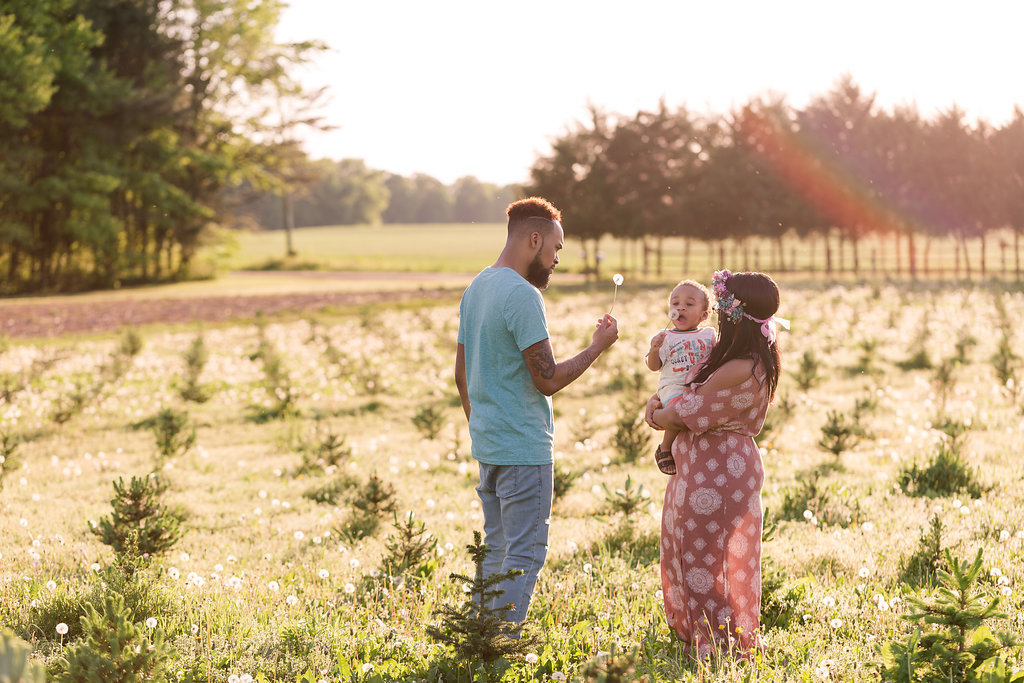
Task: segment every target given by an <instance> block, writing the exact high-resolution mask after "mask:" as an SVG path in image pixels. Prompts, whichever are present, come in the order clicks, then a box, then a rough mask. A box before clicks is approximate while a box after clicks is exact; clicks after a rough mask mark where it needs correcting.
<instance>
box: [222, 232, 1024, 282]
mask: <svg viewBox="0 0 1024 683" xmlns="http://www.w3.org/2000/svg"><path fill="white" fill-rule="evenodd" d="M237 239H238V243H239V249H238V250H237V252H236V253H235V255H234V256H233V257H232V258H231V260H230V262H229V266H230V267H231V268H232V269H240V268H263V267H267V266H268V265H269V266H271V267H275V268H285V269H289V268H291V269H295V268H310V269H321V270H324V269H326V270H332V269H340V270H364V271H366V270H368V271H375V270H380V271H401V272H423V273H427V272H435V273H436V272H442V273H475V272H477V271H479V270H480V269H481V268H483V267H484V266H486V265H489V264H490V263H492V262H493V261H494V258H495V256H496V254H497V253H498V252H499V251H500V249H501V246H502V245H503V244H504V241H505V227H504V224H499V223H482V224H470V225H467V224H424V225H380V226H333V227H318V228H300V229H298V230H296V231H295V232H294V237H293V247H294V249H295V251H296V252H297V255H296V256H295V257H293V258H290V259H285V258H283V255H284V253H285V236H284V233H283V232H280V231H272V232H249V233H238V234H237ZM831 242H832V259H833V276H834V277H839V278H843V279H856V278H874V279H880V278H886V277H894V278H897V279H904V278H906V277H907V268H908V258H907V254H906V241H905V240H901V241H900V242H899V244H898V245H897V244H896V242H895V241H894V240H893V239H892V238H888V239H884V240H879V239H874V238H872V239H865V240H863V243H862V244H861V246H860V248H859V253H860V266H859V268H860V270H859V273H858V275H856V276H854V274H853V272H852V269H853V261H852V258H853V256H852V251H851V248H850V247H849V245H840V242H839V240H837V239H833V240H832V241H831ZM651 245H652V247H653V246H654V243H653V242H651ZM916 245H917V250H918V256H917V259H918V263H917V267H918V277H919V278H921V279H925V280H927V279H934V278H940V279H951V278H954V277H956V278H959V279H971V280H975V281H977V280H979V279H982V280H984V279H988V278H992V277H996V278H999V279H1002V280H1004V281H1012V280H1014V278H1015V271H1014V266H1015V261H1014V255H1013V250H1012V246H1011V245H1012V235H1010V234H1009V233H1006V234H1003V233H999V234H995V235H991V236H990V237H989V239H988V240H987V241H986V243H985V254H984V257H985V258H984V260H985V275H984V276H982V274H981V261H982V245H981V243H980V242H979V241H977V240H975V241H973V242H971V243H969V245H968V249H969V262H970V273H968V272H967V270H966V269H965V268H964V266H963V265H962V264H961V265H960V269H959V271H957V270H956V266H957V260H956V255H955V248H954V244H953V242H952V241H951V240H932V241H931V242H930V243H929V242H928V241H926V240H924V239H923V238H922V237H920V236H918V237H917V238H916ZM581 249H582V245H581V243H580V242H579V241H578V240H576V239H574V237H573V233H572V224H571V222H570V223H567V224H566V243H565V249H564V250H563V252H562V254H561V260H562V263H561V264H560V266H559V268H560V269H561V270H562V271H563V272H568V273H582V272H583V271H584V261H583V258H582V254H581ZM685 249H686V245H685V244H684V242H683V241H682V240H681V239H671V238H670V239H666V240H665V242H664V261H663V263H662V271H661V275H660V276H659V275H658V273H657V263H656V260H655V256H654V254H653V253H651V254H650V256H649V261H648V268H647V271H646V273H644V268H643V256H642V250H641V248H640V245H639V243H635V242H627V241H622V240H616V239H614V238H611V237H606V238H604V239H602V241H601V245H600V251H601V252H602V254H603V256H604V259H603V262H602V268H604V269H605V270H607V271H609V272H611V271H619V272H623V273H627V274H629V275H630V276H631V277H633V278H638V277H642V278H645V279H658V280H662V279H665V280H671V279H672V278H674V277H675V278H677V279H678V278H682V277H692V276H693V275H694V274H699V273H711V272H713V271H714V270H717V269H718V268H720V267H721V264H722V263H723V262H724V263H728V264H731V266H732V269H733V270H758V269H760V270H768V271H772V272H779V268H778V261H777V258H776V250H777V247H776V245H775V244H774V243H771V242H770V241H768V240H764V239H751V240H749V242H748V244H746V245H744V246H740V245H736V244H733V243H732V242H731V241H727V242H726V243H722V244H719V243H714V244H702V243H699V242H694V243H692V244H690V245H689V250H690V251H689V257H688V259H685V257H684V253H685ZM783 251H784V256H785V259H786V265H787V268H788V269H792V270H794V271H796V272H799V273H803V274H804V275H805V276H807V277H810V278H811V279H818V278H821V277H823V275H824V271H825V269H826V256H825V247H824V242H823V241H822V240H820V239H818V240H807V241H800V240H798V239H796V238H793V237H789V238H786V240H785V241H784V247H783ZM723 255H724V257H725V258H724V259H723V258H722V256H723ZM684 263H687V264H688V267H687V268H685V269H684Z"/></svg>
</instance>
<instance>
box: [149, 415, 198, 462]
mask: <svg viewBox="0 0 1024 683" xmlns="http://www.w3.org/2000/svg"><path fill="white" fill-rule="evenodd" d="M153 436H154V437H156V448H157V451H158V454H157V460H156V469H158V470H159V469H161V468H162V467H163V465H164V463H165V462H166V461H168V460H170V459H171V458H174V457H177V456H180V455H184V454H185V453H187V452H188V450H189V449H190V448H192V446H194V445H195V443H196V427H195V425H194V424H192V421H191V420H190V419H189V416H188V413H186V412H185V411H183V410H175V409H174V408H164V409H163V410H161V411H160V412H159V413H157V416H156V418H154V420H153Z"/></svg>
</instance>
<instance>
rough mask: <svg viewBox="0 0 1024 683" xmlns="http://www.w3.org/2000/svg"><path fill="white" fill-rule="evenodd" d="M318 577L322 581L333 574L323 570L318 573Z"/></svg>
mask: <svg viewBox="0 0 1024 683" xmlns="http://www.w3.org/2000/svg"><path fill="white" fill-rule="evenodd" d="M317 575H318V576H319V577H320V578H321V579H326V578H327V577H328V576H330V575H331V573H330V572H329V571H327V570H326V569H321V570H320V571H319V572H317Z"/></svg>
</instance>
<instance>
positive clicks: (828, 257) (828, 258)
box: [824, 233, 832, 275]
mask: <svg viewBox="0 0 1024 683" xmlns="http://www.w3.org/2000/svg"><path fill="white" fill-rule="evenodd" d="M824 239H825V274H826V275H832V244H831V243H830V242H829V239H828V233H825V235H824Z"/></svg>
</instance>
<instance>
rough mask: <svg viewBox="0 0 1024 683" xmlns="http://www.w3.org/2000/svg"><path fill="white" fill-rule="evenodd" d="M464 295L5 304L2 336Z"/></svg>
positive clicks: (332, 294) (431, 292) (443, 291)
mask: <svg viewBox="0 0 1024 683" xmlns="http://www.w3.org/2000/svg"><path fill="white" fill-rule="evenodd" d="M460 293H461V290H456V289H450V288H431V289H424V288H415V289H400V290H389V291H357V292H352V291H327V292H315V293H308V294H296V293H291V294H262V295H257V296H203V297H198V296H197V297H188V298H168V299H162V298H149V299H119V300H109V301H103V300H95V301H73V300H71V301H68V300H61V301H59V302H40V303H33V302H31V301H26V300H24V299H21V300H17V301H2V300H0V335H4V336H7V337H10V338H39V337H59V336H62V335H73V334H89V333H100V332H110V331H113V330H117V329H120V328H122V327H130V326H137V325H148V324H154V323H188V322H192V321H197V322H198V321H202V322H221V321H227V320H235V319H247V318H252V317H253V316H255V315H256V314H257V313H263V314H264V315H274V314H277V313H284V312H303V311H316V310H320V309H323V308H324V307H327V306H339V307H342V306H343V307H348V306H362V305H366V304H388V303H393V302H399V301H409V300H412V299H417V300H421V299H434V300H436V299H452V300H457V297H458V296H459V294H460Z"/></svg>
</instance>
